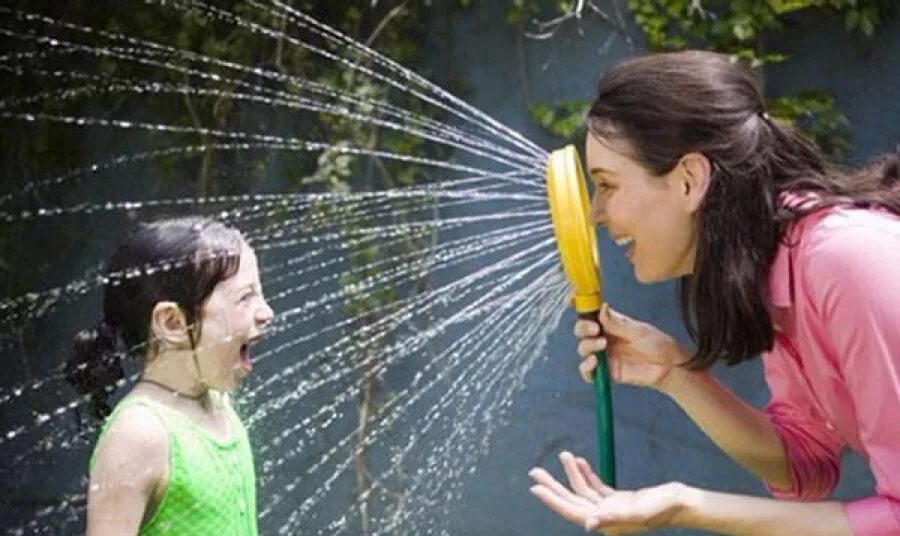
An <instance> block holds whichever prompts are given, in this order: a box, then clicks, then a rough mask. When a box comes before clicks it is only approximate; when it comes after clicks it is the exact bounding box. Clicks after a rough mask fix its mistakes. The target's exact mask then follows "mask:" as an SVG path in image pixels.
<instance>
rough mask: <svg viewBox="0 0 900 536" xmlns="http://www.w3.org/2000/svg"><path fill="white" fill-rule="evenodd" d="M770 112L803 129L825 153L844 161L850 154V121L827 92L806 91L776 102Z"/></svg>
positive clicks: (771, 104)
mask: <svg viewBox="0 0 900 536" xmlns="http://www.w3.org/2000/svg"><path fill="white" fill-rule="evenodd" d="M768 108H769V113H770V114H772V115H773V116H775V117H779V118H781V119H785V120H788V121H791V122H792V123H794V124H795V125H797V126H799V127H800V128H802V129H803V130H804V131H805V132H806V133H807V134H808V135H809V136H810V137H812V139H813V140H815V142H816V144H818V146H819V147H820V148H821V149H822V150H823V151H825V153H827V154H830V155H833V156H835V157H837V158H840V157H842V156H844V155H846V154H847V153H848V152H849V151H850V141H849V140H850V135H849V130H850V122H849V121H847V118H846V117H845V116H844V115H843V114H842V113H840V112H839V111H838V110H837V108H836V107H835V105H834V97H833V96H832V95H829V94H828V93H826V92H824V91H815V90H810V91H804V92H801V93H798V94H796V95H791V96H787V97H780V98H777V99H772V100H770V101H769V102H768Z"/></svg>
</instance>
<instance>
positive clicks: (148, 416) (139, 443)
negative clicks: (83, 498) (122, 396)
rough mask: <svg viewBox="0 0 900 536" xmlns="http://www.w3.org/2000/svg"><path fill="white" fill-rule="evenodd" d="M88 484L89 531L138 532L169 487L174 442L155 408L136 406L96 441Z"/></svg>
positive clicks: (113, 535)
mask: <svg viewBox="0 0 900 536" xmlns="http://www.w3.org/2000/svg"><path fill="white" fill-rule="evenodd" d="M97 449H98V450H97V454H96V458H95V461H94V467H93V470H92V471H91V479H90V486H89V489H88V505H87V534H88V536H107V535H109V536H122V535H133V534H137V533H138V529H139V528H140V526H141V523H142V522H144V521H145V520H146V519H149V517H150V515H152V509H153V507H155V504H156V503H157V502H158V498H159V497H161V496H162V492H163V491H164V490H165V486H166V481H167V478H168V476H167V473H168V466H169V462H168V457H169V445H168V438H167V436H166V432H165V430H164V429H163V428H162V425H161V424H160V423H159V421H158V419H157V418H156V416H155V415H153V413H152V412H151V410H149V409H147V408H144V407H141V406H132V407H130V408H127V409H125V410H124V411H122V412H121V413H120V414H119V415H118V416H117V417H116V419H115V421H113V423H112V424H111V425H110V427H109V429H108V430H107V432H106V434H105V435H104V436H103V438H102V439H101V441H100V444H99V445H98V447H97Z"/></svg>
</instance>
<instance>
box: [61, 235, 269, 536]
mask: <svg viewBox="0 0 900 536" xmlns="http://www.w3.org/2000/svg"><path fill="white" fill-rule="evenodd" d="M106 279H107V281H106V285H105V288H104V295H103V319H102V320H101V321H100V322H99V324H98V327H97V328H96V329H93V330H84V331H82V332H80V333H79V334H78V335H77V337H76V340H75V344H74V347H73V352H72V356H71V358H70V360H69V363H68V365H67V374H68V378H69V381H70V382H71V383H72V384H73V385H75V386H76V388H77V389H78V390H79V391H80V392H82V393H85V394H89V395H90V396H91V399H92V402H93V405H94V408H95V412H96V413H97V415H98V416H100V417H108V418H107V420H106V423H105V424H104V426H103V430H102V432H101V435H100V439H99V440H98V442H97V445H96V447H95V450H94V455H93V457H92V458H91V475H90V476H91V477H90V487H89V492H88V506H87V517H88V519H87V534H88V535H89V536H103V535H117V536H119V535H127V534H132V535H133V534H141V535H157V534H196V535H202V534H207V535H216V536H218V535H220V534H240V535H255V534H256V530H257V529H256V491H255V478H254V470H253V458H252V454H251V451H250V444H249V441H248V438H247V432H246V430H245V429H244V426H243V425H242V424H241V421H240V420H239V419H238V417H237V415H236V414H235V412H234V410H233V409H232V407H231V404H230V402H229V397H228V393H230V392H231V391H233V390H234V389H235V387H236V386H237V385H238V383H239V382H240V380H241V379H242V378H244V377H245V376H246V375H247V374H248V373H249V372H250V370H251V368H252V360H251V350H250V347H251V345H252V344H253V343H255V342H256V341H257V340H258V339H259V337H260V336H261V334H262V330H263V328H264V327H265V326H266V324H268V323H269V321H270V320H271V319H272V310H271V309H270V308H269V305H268V304H267V303H266V300H265V298H264V297H263V293H262V288H261V286H260V282H259V270H258V268H257V263H256V256H255V255H254V253H253V250H252V249H251V248H250V247H249V246H248V245H247V243H246V242H245V241H244V239H243V238H242V236H241V235H240V233H239V232H238V231H236V230H234V229H231V228H228V227H226V226H224V225H222V224H221V223H218V222H214V221H211V220H206V219H201V218H180V219H170V220H163V221H159V222H154V223H145V224H140V225H138V226H137V228H136V229H134V230H133V231H132V232H131V233H130V234H129V235H128V236H127V237H126V239H125V240H124V242H123V243H122V245H121V246H120V247H119V249H118V250H117V251H116V253H115V254H114V255H113V257H112V259H111V260H110V262H109V264H108V273H107V276H106ZM123 350H124V352H123ZM127 354H139V355H143V358H144V364H143V372H142V374H141V376H140V378H139V379H138V381H137V383H136V384H135V385H134V387H133V388H132V389H131V391H130V392H129V393H127V395H126V396H125V397H124V398H123V399H122V400H121V401H120V402H119V403H118V404H117V405H116V407H115V408H114V409H113V410H112V412H111V414H110V408H109V406H108V403H107V398H108V396H109V394H110V393H111V392H112V391H113V390H114V389H115V387H116V386H117V385H118V384H119V383H120V381H121V378H122V376H123V368H122V363H121V359H122V356H123V355H127Z"/></svg>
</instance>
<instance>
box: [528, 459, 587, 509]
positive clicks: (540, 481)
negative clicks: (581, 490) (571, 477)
mask: <svg viewBox="0 0 900 536" xmlns="http://www.w3.org/2000/svg"><path fill="white" fill-rule="evenodd" d="M528 476H530V477H531V479H532V480H534V482H535V484H537V486H532V491H534V488H535V487H542V488H544V489H545V490H546V491H547V493H551V494H553V495H555V496H556V497H557V498H558V499H559V500H561V501H565V502H567V503H570V504H572V505H574V506H577V507H580V508H590V507H592V506H593V504H594V503H593V502H591V501H590V500H588V499H585V498H584V497H580V496H578V495H576V494H574V493H572V491H571V490H569V488H567V487H565V486H564V485H563V484H562V483H561V482H559V481H558V480H556V479H555V478H553V476H552V475H551V474H550V473H548V472H547V471H545V470H544V469H542V468H540V467H535V468H534V469H532V470H531V471H529V472H528Z"/></svg>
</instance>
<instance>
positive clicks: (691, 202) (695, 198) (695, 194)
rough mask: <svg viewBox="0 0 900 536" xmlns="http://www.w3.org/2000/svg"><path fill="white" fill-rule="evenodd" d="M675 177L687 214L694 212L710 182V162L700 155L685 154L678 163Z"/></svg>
mask: <svg viewBox="0 0 900 536" xmlns="http://www.w3.org/2000/svg"><path fill="white" fill-rule="evenodd" d="M677 169H678V173H677V177H678V180H679V181H680V183H681V193H682V195H683V200H684V203H685V208H686V209H687V210H688V212H691V213H693V212H696V211H697V210H699V208H700V205H701V204H702V203H703V198H704V197H706V192H707V191H708V190H709V185H710V181H711V180H712V162H711V161H710V159H709V158H708V157H707V156H706V155H704V154H702V153H687V154H685V155H684V156H682V157H681V159H680V160H679V161H678V166H677Z"/></svg>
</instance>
